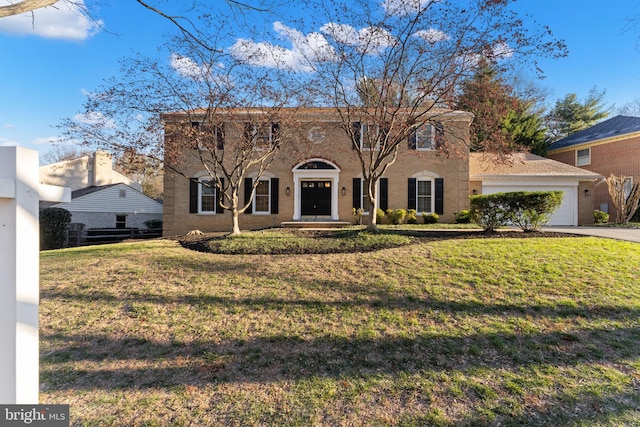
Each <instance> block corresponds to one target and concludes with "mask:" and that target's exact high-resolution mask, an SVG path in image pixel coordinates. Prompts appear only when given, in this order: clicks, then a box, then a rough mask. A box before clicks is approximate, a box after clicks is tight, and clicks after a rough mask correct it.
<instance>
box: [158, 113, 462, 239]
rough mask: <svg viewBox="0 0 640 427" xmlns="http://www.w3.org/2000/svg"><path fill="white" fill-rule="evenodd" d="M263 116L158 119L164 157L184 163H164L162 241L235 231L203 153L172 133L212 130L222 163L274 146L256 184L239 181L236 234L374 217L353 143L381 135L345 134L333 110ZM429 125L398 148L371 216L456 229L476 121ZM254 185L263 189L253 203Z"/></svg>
mask: <svg viewBox="0 0 640 427" xmlns="http://www.w3.org/2000/svg"><path fill="white" fill-rule="evenodd" d="M259 113H260V112H259V111H258V110H256V109H247V110H220V111H219V112H217V113H216V114H215V115H213V116H212V115H209V116H206V115H205V114H203V115H202V116H199V115H198V114H197V112H191V113H189V114H179V113H176V114H168V115H165V116H163V119H164V121H165V151H166V150H167V146H168V144H172V147H173V148H175V147H176V145H177V146H178V147H179V148H180V154H181V155H180V156H176V157H175V158H176V159H177V160H172V161H173V162H174V164H170V163H169V162H167V159H166V158H165V163H166V174H165V186H164V196H165V199H164V216H163V221H164V222H163V228H164V234H165V235H166V236H170V235H180V234H185V233H187V232H189V231H190V230H201V231H203V232H208V231H228V230H230V226H231V214H230V213H229V212H228V211H226V210H223V209H222V208H221V206H220V203H219V201H220V199H221V197H222V191H221V189H220V188H217V187H216V186H215V185H212V172H213V173H215V171H212V169H211V168H209V170H207V169H208V168H207V166H205V163H203V162H202V161H201V158H200V155H201V154H202V152H201V151H202V150H203V147H201V146H199V144H198V143H194V141H189V140H184V139H183V140H180V139H176V138H175V137H174V132H172V129H175V128H176V127H177V126H211V127H214V128H215V132H213V133H212V138H216V142H215V144H213V145H212V146H215V149H216V150H218V154H219V155H224V154H225V147H226V146H229V147H230V146H232V145H233V144H242V141H243V139H244V140H246V139H247V138H248V137H251V138H260V139H261V140H264V142H265V143H266V144H273V143H277V144H279V150H278V151H277V153H275V157H274V158H273V161H272V162H271V164H270V166H269V167H268V169H267V170H266V171H265V172H264V173H262V174H261V176H259V173H258V166H254V168H253V169H251V170H249V172H248V173H247V175H246V176H245V177H244V182H243V183H242V185H241V189H240V194H239V195H238V197H240V198H241V201H243V202H250V206H249V208H248V209H247V210H246V212H245V213H244V214H242V215H241V217H240V226H241V228H242V229H261V228H268V227H278V226H282V225H283V224H286V223H290V222H295V223H300V224H302V223H305V222H329V223H339V222H346V223H353V222H354V216H353V209H354V208H356V209H358V208H362V209H363V210H364V214H365V215H370V214H371V213H372V212H373V213H375V210H374V208H373V207H371V206H369V203H368V198H367V197H366V194H363V188H364V187H365V186H364V185H363V179H362V178H363V173H362V166H361V163H360V161H359V159H358V156H357V150H355V149H354V147H353V145H354V144H353V143H352V140H351V138H354V139H357V141H356V143H357V144H360V145H361V146H362V144H366V135H367V134H368V133H369V132H384V129H380V128H379V127H378V126H375V125H373V124H370V123H364V122H357V121H356V122H353V123H351V124H350V125H351V126H353V129H352V132H347V131H346V130H345V127H344V122H343V121H341V119H340V117H339V116H338V114H337V112H336V110H335V109H332V108H309V109H301V110H296V111H293V110H290V111H286V109H285V110H283V113H284V115H285V116H288V118H287V119H286V120H282V121H280V120H279V119H278V117H277V116H273V117H271V119H270V120H271V121H270V122H265V121H264V120H262V121H260V122H258V121H256V117H259V116H260V114H259ZM207 117H209V118H207ZM291 117H293V120H292V119H291ZM426 117H427V118H428V120H427V123H425V124H424V125H421V126H420V127H418V129H417V130H416V131H415V132H412V133H411V134H410V135H409V136H408V137H407V138H406V142H405V143H403V144H400V145H399V146H398V157H397V160H396V162H395V163H394V164H393V165H392V166H391V167H390V168H389V169H388V170H387V173H386V174H385V175H384V176H383V177H382V178H381V179H380V180H379V182H378V187H377V190H378V198H377V200H376V203H377V206H376V207H375V208H380V209H383V210H386V209H401V208H402V209H416V211H417V212H418V214H419V215H420V214H421V213H423V212H424V213H437V214H439V215H440V216H441V218H442V220H443V221H447V222H453V221H454V213H455V212H458V211H460V210H462V209H467V208H468V206H469V200H468V194H469V144H468V141H469V125H470V123H471V121H472V115H470V114H468V113H465V112H460V111H450V110H433V111H431V112H430V113H429V115H428V116H426ZM207 122H211V123H207ZM372 149H374V150H375V149H376V147H372ZM229 150H230V148H229ZM366 150H367V147H363V151H366ZM229 155H231V153H229ZM225 161H229V162H233V159H225ZM177 171H180V173H178V172H177ZM256 179H258V180H259V182H258V183H257V185H256V191H255V194H253V196H252V194H251V193H252V191H251V190H252V188H253V184H255V180H256ZM223 185H224V182H223Z"/></svg>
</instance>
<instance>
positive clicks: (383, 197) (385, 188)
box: [380, 178, 389, 212]
mask: <svg viewBox="0 0 640 427" xmlns="http://www.w3.org/2000/svg"><path fill="white" fill-rule="evenodd" d="M380 209H382V210H383V211H385V212H386V211H387V209H389V179H388V178H380Z"/></svg>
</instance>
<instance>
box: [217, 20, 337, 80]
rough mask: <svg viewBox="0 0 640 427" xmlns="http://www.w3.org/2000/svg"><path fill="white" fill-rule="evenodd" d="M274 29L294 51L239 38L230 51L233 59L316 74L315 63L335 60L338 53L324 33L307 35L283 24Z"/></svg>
mask: <svg viewBox="0 0 640 427" xmlns="http://www.w3.org/2000/svg"><path fill="white" fill-rule="evenodd" d="M273 28H274V30H275V31H276V32H277V33H278V34H279V35H280V36H282V38H283V39H285V40H286V41H287V42H290V43H291V45H292V47H291V49H287V48H285V47H282V46H278V45H274V44H272V43H266V42H254V41H253V40H247V39H238V40H237V41H236V42H235V43H234V44H233V46H231V48H230V51H231V54H232V55H233V57H234V58H236V59H237V60H240V61H242V62H244V63H247V64H250V65H256V66H263V67H270V68H278V69H284V70H292V71H305V72H310V71H313V68H314V67H313V64H314V63H317V62H323V61H333V60H334V59H335V51H334V50H333V48H332V47H331V45H330V44H329V42H328V41H327V39H325V37H324V36H323V35H322V34H320V33H310V34H308V35H306V36H305V35H304V34H303V33H301V32H300V31H298V30H296V29H294V28H291V27H287V26H286V25H284V24H282V23H281V22H275V23H274V24H273Z"/></svg>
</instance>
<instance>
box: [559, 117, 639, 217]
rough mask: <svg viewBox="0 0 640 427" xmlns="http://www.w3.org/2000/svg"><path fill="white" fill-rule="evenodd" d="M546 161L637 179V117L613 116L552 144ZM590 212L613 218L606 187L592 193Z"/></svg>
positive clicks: (604, 184) (611, 204) (599, 187)
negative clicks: (607, 214)
mask: <svg viewBox="0 0 640 427" xmlns="http://www.w3.org/2000/svg"><path fill="white" fill-rule="evenodd" d="M547 157H549V158H551V159H554V160H557V161H560V162H563V163H566V164H569V165H573V166H578V167H580V168H582V169H586V170H589V171H592V172H596V173H598V174H601V175H603V176H604V177H608V176H609V175H610V174H612V173H613V174H614V175H617V176H621V175H622V176H625V177H627V178H628V180H629V182H630V183H631V182H633V179H637V178H638V177H640V117H627V116H616V117H613V118H611V119H609V120H605V121H603V122H601V123H598V124H597V125H595V126H592V127H590V128H588V129H584V130H582V131H580V132H576V133H574V134H573V135H570V136H568V137H566V138H563V139H560V140H558V141H555V142H554V143H553V144H552V145H551V147H550V149H549V152H548V154H547ZM593 202H594V205H593V208H594V209H598V210H601V211H604V212H608V213H609V214H610V218H615V214H616V212H615V210H616V209H615V207H614V206H613V203H612V200H611V196H610V195H609V191H608V189H607V185H606V183H602V184H600V185H597V186H596V187H595V189H594V198H593Z"/></svg>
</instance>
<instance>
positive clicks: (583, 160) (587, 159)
mask: <svg viewBox="0 0 640 427" xmlns="http://www.w3.org/2000/svg"><path fill="white" fill-rule="evenodd" d="M590 164H591V148H584V149H582V150H578V151H576V166H585V165H590Z"/></svg>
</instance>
